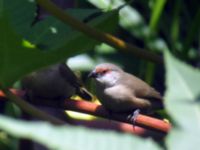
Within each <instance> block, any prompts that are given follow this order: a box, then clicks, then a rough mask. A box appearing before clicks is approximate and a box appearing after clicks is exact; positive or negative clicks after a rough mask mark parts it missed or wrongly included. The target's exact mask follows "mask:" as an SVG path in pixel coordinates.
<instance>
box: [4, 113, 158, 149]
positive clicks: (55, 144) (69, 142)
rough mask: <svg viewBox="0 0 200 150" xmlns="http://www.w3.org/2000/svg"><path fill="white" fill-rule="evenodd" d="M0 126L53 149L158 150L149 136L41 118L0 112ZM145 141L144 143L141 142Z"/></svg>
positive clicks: (13, 133) (15, 134)
mask: <svg viewBox="0 0 200 150" xmlns="http://www.w3.org/2000/svg"><path fill="white" fill-rule="evenodd" d="M0 129H2V130H4V131H6V132H8V133H9V134H10V135H13V136H15V137H20V138H27V139H32V140H34V141H36V142H38V143H41V144H43V145H45V146H46V147H48V148H49V149H56V150H66V149H67V150H82V149H83V148H84V150H94V149H95V150H103V149H109V150H122V149H125V150H132V149H135V150H145V149H148V150H159V149H160V147H159V146H158V145H156V144H155V143H154V142H153V141H152V140H151V139H141V138H139V137H134V136H131V135H130V134H120V133H116V132H111V131H104V130H100V131H97V130H91V129H87V128H83V127H72V126H69V125H68V126H67V125H65V126H53V125H51V124H48V123H42V122H37V123H36V122H24V121H19V120H14V119H9V118H6V117H4V116H0ZM144 142H145V144H144Z"/></svg>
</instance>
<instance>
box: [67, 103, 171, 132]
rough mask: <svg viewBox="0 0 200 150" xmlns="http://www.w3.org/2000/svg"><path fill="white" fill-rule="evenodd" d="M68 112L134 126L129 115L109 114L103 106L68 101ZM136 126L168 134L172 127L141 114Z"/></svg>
mask: <svg viewBox="0 0 200 150" xmlns="http://www.w3.org/2000/svg"><path fill="white" fill-rule="evenodd" d="M64 108H65V109H66V110H73V111H78V112H82V113H86V114H91V115H94V116H98V117H103V118H108V119H112V120H116V121H120V122H125V123H129V124H132V122H131V121H130V120H128V119H127V115H121V114H118V113H112V114H111V113H110V112H108V111H107V110H106V109H105V108H104V107H103V106H102V105H98V104H95V103H91V102H87V101H74V100H66V101H65V104H64ZM135 123H136V125H138V126H140V127H144V128H147V129H151V130H156V131H159V132H163V133H167V132H168V131H169V130H170V128H171V125H170V124H169V123H167V122H165V121H163V120H159V119H156V118H152V117H149V116H145V115H141V114H139V115H138V116H137V118H136V121H135Z"/></svg>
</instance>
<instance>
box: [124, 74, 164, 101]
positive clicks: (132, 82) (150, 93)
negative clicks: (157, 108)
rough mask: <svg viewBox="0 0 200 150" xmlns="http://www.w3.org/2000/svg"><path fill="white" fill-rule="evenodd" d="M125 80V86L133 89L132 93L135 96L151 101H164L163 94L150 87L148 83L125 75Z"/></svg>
mask: <svg viewBox="0 0 200 150" xmlns="http://www.w3.org/2000/svg"><path fill="white" fill-rule="evenodd" d="M124 77H125V79H128V80H125V79H121V80H123V82H126V83H125V85H127V86H129V87H130V88H131V89H133V91H132V93H133V94H134V96H136V97H138V98H146V99H149V100H162V96H161V94H160V93H159V92H158V91H156V90H155V89H154V88H152V87H151V86H149V85H148V84H147V83H145V82H144V81H142V80H141V79H139V78H137V77H135V76H133V75H131V74H129V73H125V76H124Z"/></svg>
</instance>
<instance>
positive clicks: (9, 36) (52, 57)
mask: <svg viewBox="0 0 200 150" xmlns="http://www.w3.org/2000/svg"><path fill="white" fill-rule="evenodd" d="M22 1H23V2H27V1H28V0H20V1H13V3H17V4H18V9H19V10H20V9H25V10H26V7H25V8H24V7H19V6H23V5H19V4H21V2H22ZM5 2H6V1H5ZM28 2H29V3H30V2H31V1H28ZM2 4H4V3H2ZM6 4H7V3H6ZM17 4H16V5H17ZM10 5H13V4H12V3H11V2H10ZM32 5H34V4H32V3H31V4H30V11H31V10H32V9H33V8H34V7H33V8H32V7H31V6H32ZM25 6H26V5H25ZM1 8H2V10H1V16H0V33H1V35H0V41H1V42H0V83H1V84H3V85H4V86H10V85H12V83H13V82H14V81H16V80H17V79H19V78H20V77H21V76H22V75H24V74H26V73H28V72H30V71H32V70H34V69H38V68H40V67H42V66H47V65H50V64H53V63H56V62H58V61H61V60H63V59H66V58H67V57H69V56H72V55H75V54H77V53H81V52H83V51H86V50H89V49H91V48H92V47H93V46H94V45H95V44H96V43H97V41H95V40H93V39H91V38H89V37H87V36H85V35H83V34H82V33H80V32H71V31H70V34H69V35H68V36H69V37H66V38H62V36H61V37H59V36H58V37H54V38H52V40H53V39H59V38H61V40H60V41H62V42H60V43H59V44H55V45H49V49H51V47H53V48H54V49H53V50H52V51H50V52H47V51H41V50H39V49H37V48H35V47H34V46H26V45H24V44H23V39H24V38H27V37H31V38H32V37H36V38H39V37H37V35H38V36H40V37H42V38H41V39H43V40H38V39H37V42H39V43H40V44H42V45H43V43H44V45H45V44H47V45H48V44H49V43H52V41H51V40H49V37H48V34H46V33H45V32H42V33H40V31H41V30H39V29H45V28H46V27H47V26H45V27H43V26H42V24H38V26H39V25H41V27H38V28H37V30H36V28H34V29H32V28H30V24H26V21H27V20H29V23H30V17H31V16H32V17H33V15H31V14H30V15H27V18H28V19H27V20H26V19H25V20H24V23H25V24H26V25H27V26H28V25H29V27H26V26H23V27H24V30H25V32H24V34H25V33H27V34H36V35H32V36H30V35H29V36H23V35H24V34H22V36H20V35H19V34H18V33H17V31H18V30H17V31H16V30H15V29H16V28H17V27H16V26H17V23H16V24H14V22H13V20H12V25H11V21H10V20H9V19H12V17H10V18H9V17H8V16H10V14H11V12H10V11H13V12H15V13H19V12H20V11H16V7H13V9H8V7H5V6H4V5H2V6H1ZM14 8H15V9H14ZM28 8H29V7H28ZM25 12H26V11H25ZM25 12H24V14H25V16H26V13H25ZM8 14H9V15H8ZM20 14H21V13H20ZM27 14H28V11H27ZM21 15H23V14H21ZM19 17H20V16H19ZM19 17H16V18H19ZM22 18H23V17H22ZM25 18H26V17H25ZM110 18H112V19H113V20H111V19H110ZM51 19H52V18H51ZM51 19H50V20H51ZM116 20H117V12H114V13H109V14H108V15H106V16H102V17H101V18H98V19H95V20H93V21H92V22H91V26H94V27H96V28H100V29H102V30H106V31H113V22H115V21H116ZM16 21H19V22H18V25H19V26H20V25H21V23H20V22H22V21H23V20H21V19H19V20H17V19H16ZM47 21H48V20H47ZM111 22H112V23H111ZM22 23H23V22H22ZM44 24H45V23H44ZM58 24H59V23H58ZM13 25H14V26H15V28H14V27H13ZM62 28H63V30H65V29H64V25H63V24H62ZM22 29H23V28H21V30H22ZM48 29H49V28H47V29H46V30H48ZM29 30H32V31H31V32H30V31H29ZM33 31H34V32H33ZM68 31H69V30H68ZM54 36H55V35H54ZM31 38H30V39H31ZM33 39H34V38H33ZM48 40H49V41H50V42H46V43H45V41H48ZM55 41H56V40H55ZM58 41H59V40H57V42H58Z"/></svg>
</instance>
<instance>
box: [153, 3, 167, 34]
mask: <svg viewBox="0 0 200 150" xmlns="http://www.w3.org/2000/svg"><path fill="white" fill-rule="evenodd" d="M154 3H155V4H154V5H153V8H152V14H151V19H150V31H153V32H155V30H156V28H157V25H158V22H159V19H160V16H161V14H162V11H163V9H164V6H165V3H166V0H155V2H154Z"/></svg>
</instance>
